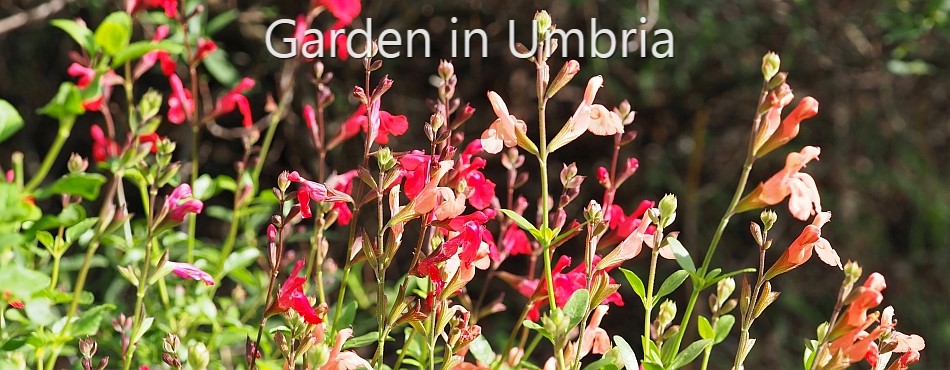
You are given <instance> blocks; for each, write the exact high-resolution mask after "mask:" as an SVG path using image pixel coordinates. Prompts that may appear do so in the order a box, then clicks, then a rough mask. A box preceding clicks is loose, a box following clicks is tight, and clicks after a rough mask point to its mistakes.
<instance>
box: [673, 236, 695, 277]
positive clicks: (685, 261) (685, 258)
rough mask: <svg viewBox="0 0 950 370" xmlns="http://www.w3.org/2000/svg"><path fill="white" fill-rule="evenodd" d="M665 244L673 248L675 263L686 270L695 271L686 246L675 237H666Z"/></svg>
mask: <svg viewBox="0 0 950 370" xmlns="http://www.w3.org/2000/svg"><path fill="white" fill-rule="evenodd" d="M666 242H667V244H668V245H669V247H670V248H671V249H672V250H673V255H674V256H675V257H676V263H677V264H679V265H680V267H682V268H683V270H686V271H688V272H694V271H696V265H695V264H693V258H692V257H690V256H689V252H688V251H687V250H686V247H684V246H683V243H680V241H679V240H677V239H676V238H667V239H666Z"/></svg>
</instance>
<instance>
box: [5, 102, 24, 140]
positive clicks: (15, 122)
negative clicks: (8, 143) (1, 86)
mask: <svg viewBox="0 0 950 370" xmlns="http://www.w3.org/2000/svg"><path fill="white" fill-rule="evenodd" d="M21 128H23V117H21V116H20V112H17V110H16V108H14V107H13V105H11V104H10V103H8V102H7V101H6V100H3V99H0V143H2V142H4V141H5V140H7V139H9V138H10V136H13V134H15V133H17V131H20V129H21Z"/></svg>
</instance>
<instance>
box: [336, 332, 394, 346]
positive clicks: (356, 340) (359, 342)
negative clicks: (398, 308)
mask: <svg viewBox="0 0 950 370" xmlns="http://www.w3.org/2000/svg"><path fill="white" fill-rule="evenodd" d="M385 340H386V341H387V342H394V341H396V339H395V338H393V337H386V339H385ZM377 341H379V332H376V331H371V332H369V333H366V334H363V335H360V336H358V337H353V338H350V339H348V340H347V341H346V343H343V349H350V348H360V347H365V346H367V345H370V344H373V343H376V342H377Z"/></svg>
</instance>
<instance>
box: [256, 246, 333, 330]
mask: <svg viewBox="0 0 950 370" xmlns="http://www.w3.org/2000/svg"><path fill="white" fill-rule="evenodd" d="M303 265H304V261H303V260H299V261H297V264H296V265H294V271H293V272H291V273H290V276H288V277H287V281H285V282H284V283H283V284H281V285H280V291H279V292H278V293H277V301H275V302H274V303H273V304H272V305H271V307H270V308H268V309H267V312H268V314H269V315H273V314H276V313H284V312H287V310H290V309H293V310H294V311H296V312H297V313H298V314H300V316H303V318H304V320H306V321H307V322H308V323H310V324H313V325H316V324H319V323H321V322H323V320H321V319H320V316H319V315H317V311H316V310H314V309H313V306H312V305H311V304H310V299H309V298H307V295H306V294H304V291H303V285H304V283H306V282H307V279H306V278H305V277H302V276H298V274H300V269H302V268H303Z"/></svg>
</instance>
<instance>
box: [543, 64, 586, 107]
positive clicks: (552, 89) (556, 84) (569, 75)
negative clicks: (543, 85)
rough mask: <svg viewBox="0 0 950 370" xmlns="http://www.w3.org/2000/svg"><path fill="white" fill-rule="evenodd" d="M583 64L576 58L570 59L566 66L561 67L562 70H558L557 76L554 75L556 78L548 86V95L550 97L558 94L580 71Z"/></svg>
mask: <svg viewBox="0 0 950 370" xmlns="http://www.w3.org/2000/svg"><path fill="white" fill-rule="evenodd" d="M580 70H581V64H580V63H578V62H577V61H576V60H574V59H571V60H568V61H567V63H564V66H563V67H561V70H560V71H558V73H557V76H554V80H553V81H551V85H550V86H548V91H547V97H548V98H550V97H552V96H554V94H557V92H558V91H559V90H561V88H562V87H564V86H565V85H567V84H568V83H569V82H571V80H572V79H573V78H574V76H575V75H577V72H580Z"/></svg>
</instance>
